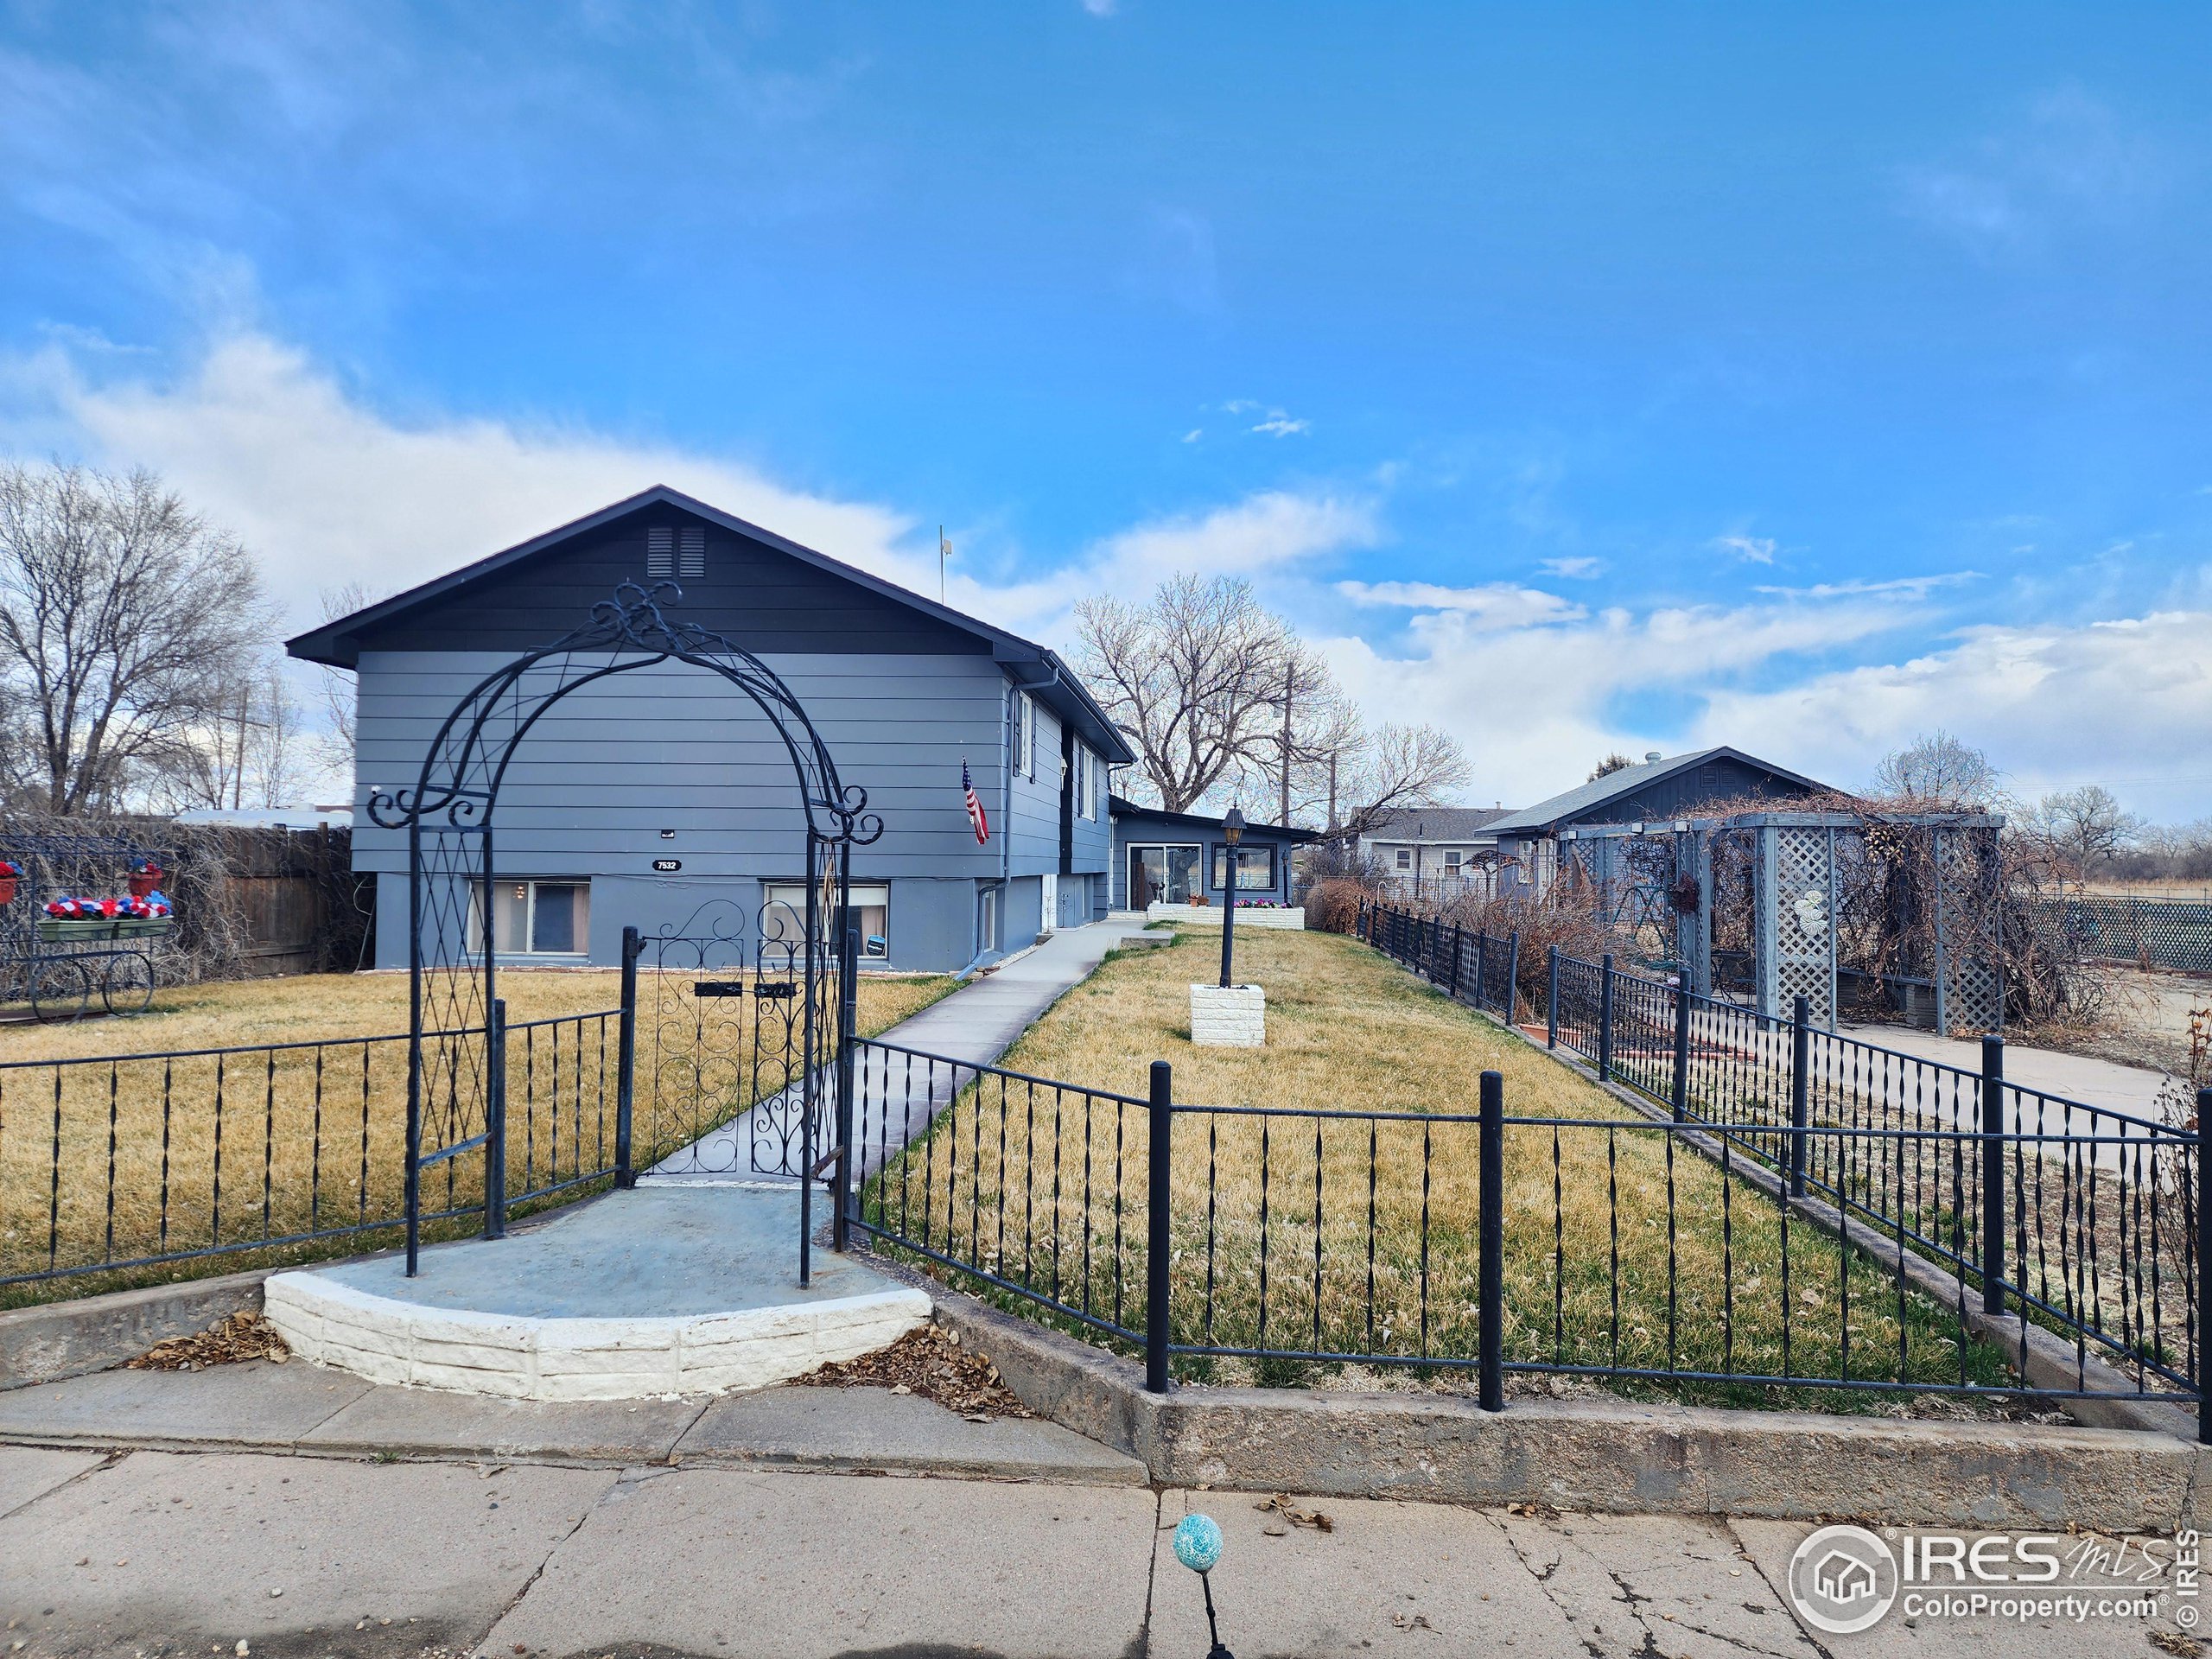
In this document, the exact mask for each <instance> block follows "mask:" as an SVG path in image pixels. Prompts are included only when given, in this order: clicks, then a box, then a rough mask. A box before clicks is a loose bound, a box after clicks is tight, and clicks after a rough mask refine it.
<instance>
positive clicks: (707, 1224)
mask: <svg viewBox="0 0 2212 1659" xmlns="http://www.w3.org/2000/svg"><path fill="white" fill-rule="evenodd" d="M797 1243H798V1192H796V1191H791V1192H759V1191H748V1190H743V1189H736V1188H730V1187H706V1188H699V1187H657V1188H652V1189H640V1190H639V1191H637V1192H615V1193H611V1194H609V1195H607V1197H606V1198H601V1199H598V1200H596V1201H595V1202H593V1203H590V1204H586V1205H578V1206H576V1207H575V1208H573V1209H570V1210H567V1211H563V1212H562V1213H560V1214H559V1215H557V1216H556V1217H553V1218H552V1219H551V1220H550V1221H548V1222H546V1223H544V1224H543V1225H540V1226H536V1227H532V1228H530V1229H528V1230H524V1231H519V1232H517V1233H515V1234H514V1235H513V1236H510V1237H507V1238H503V1239H497V1240H470V1241H467V1242H466V1243H454V1244H441V1245H436V1246H434V1247H432V1248H430V1249H426V1250H424V1251H423V1261H422V1273H421V1274H420V1275H419V1276H418V1277H416V1278H413V1279H410V1278H407V1277H406V1276H405V1275H404V1260H403V1258H401V1257H399V1256H397V1255H386V1256H378V1257H372V1258H368V1259H365V1260H362V1261H357V1262H340V1263H338V1264H336V1265H334V1266H331V1267H327V1268H302V1269H296V1270H294V1271H291V1272H287V1273H279V1274H272V1275H271V1276H270V1280H269V1282H268V1285H267V1287H266V1291H265V1295H266V1301H265V1311H266V1313H267V1316H268V1319H269V1321H270V1324H272V1325H275V1326H276V1327H277V1330H278V1331H279V1332H281V1333H282V1334H283V1338H284V1340H285V1341H286V1342H287V1343H288V1344H290V1345H291V1348H292V1350H293V1351H294V1352H295V1353H296V1354H298V1355H299V1356H300V1357H302V1358H305V1359H310V1360H315V1361H317V1362H319V1363H324V1364H328V1365H334V1366H336V1367H338V1368H340V1370H346V1371H351V1372H353V1374H355V1375H356V1376H364V1377H366V1378H367V1379H368V1380H369V1381H370V1382H372V1383H402V1384H406V1385H409V1386H412V1387H417V1388H437V1389H456V1390H459V1391H461V1392H465V1393H472V1394H484V1395H496V1396H499V1397H502V1398H507V1399H517V1400H538V1401H587V1400H638V1399H646V1398H652V1397H654V1396H658V1395H704V1394H711V1393H719V1392H721V1391H724V1390H727V1389H753V1388H763V1387H766V1386H767V1385H768V1384H770V1383H780V1382H783V1381H785V1379H787V1378H790V1377H793V1376H800V1375H803V1374H804V1373H805V1372H807V1371H810V1370H813V1369H814V1368H815V1367H816V1366H817V1365H820V1364H823V1363H827V1362H829V1361H831V1360H843V1359H852V1358H855V1357H858V1356H860V1355H861V1354H865V1353H870V1352H873V1351H874V1350H876V1349H878V1348H880V1347H883V1346H884V1345H885V1344H888V1343H891V1342H893V1341H895V1340H896V1339H897V1338H899V1337H900V1336H903V1335H904V1334H905V1333H906V1332H908V1331H910V1330H912V1329H913V1328H914V1327H915V1326H916V1325H919V1324H920V1323H921V1322H922V1321H923V1320H924V1319H927V1318H928V1317H929V1312H930V1300H929V1297H928V1296H927V1294H925V1293H924V1292H922V1291H919V1290H917V1289H915V1288H913V1287H911V1286H907V1285H902V1284H899V1283H898V1282H897V1281H893V1280H891V1279H889V1278H887V1277H885V1276H884V1275H883V1274H879V1273H876V1272H874V1271H873V1270H872V1269H870V1268H867V1267H864V1266H862V1265H861V1263H860V1262H858V1261H856V1260H855V1259H854V1258H853V1257H851V1256H849V1255H845V1256H840V1255H836V1254H834V1253H832V1252H830V1251H828V1250H817V1252H816V1253H815V1256H814V1262H815V1272H814V1274H813V1281H812V1282H811V1283H810V1284H808V1285H805V1286H801V1285H799V1284H798V1283H797V1282H795V1275H796V1273H797V1262H796V1255H797Z"/></svg>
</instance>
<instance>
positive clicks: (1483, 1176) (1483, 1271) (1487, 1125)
mask: <svg viewBox="0 0 2212 1659" xmlns="http://www.w3.org/2000/svg"><path fill="white" fill-rule="evenodd" d="M1478 1134H1479V1136H1480V1147H1479V1150H1480V1152H1481V1154H1482V1168H1481V1171H1480V1173H1479V1176H1478V1182H1479V1185H1478V1203H1479V1205H1480V1213H1479V1216H1478V1225H1477V1230H1478V1244H1477V1249H1478V1251H1479V1254H1480V1260H1479V1262H1478V1266H1477V1274H1478V1278H1477V1285H1476V1293H1475V1294H1476V1295H1477V1296H1478V1298H1479V1302H1478V1309H1477V1325H1476V1332H1477V1335H1476V1344H1477V1347H1476V1359H1477V1363H1478V1379H1479V1380H1478V1403H1479V1404H1480V1405H1481V1407H1482V1408H1483V1409H1484V1411H1503V1410H1504V1409H1505V1079H1504V1078H1503V1077H1502V1076H1501V1075H1500V1074H1499V1073H1497V1072H1496V1071H1485V1072H1484V1073H1483V1081H1482V1111H1481V1121H1480V1124H1479V1128H1478Z"/></svg>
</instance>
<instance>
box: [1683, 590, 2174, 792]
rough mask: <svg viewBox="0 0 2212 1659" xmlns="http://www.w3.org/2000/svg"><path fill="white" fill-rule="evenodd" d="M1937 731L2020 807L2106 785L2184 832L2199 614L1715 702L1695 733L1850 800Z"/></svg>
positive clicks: (2150, 616) (2151, 616)
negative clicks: (2049, 795) (2026, 798)
mask: <svg viewBox="0 0 2212 1659" xmlns="http://www.w3.org/2000/svg"><path fill="white" fill-rule="evenodd" d="M1938 726H1941V727H1942V728H1944V729H1945V730H1947V731H1951V732H1955V733H1957V734H1959V735H1960V736H1961V737H1962V738H1964V739H1966V740H1967V741H1968V742H1970V743H1973V744H1975V745H1976V746H1978V747H1982V748H1985V749H1986V750H1987V751H1988V752H1989V753H1990V754H1991V756H1992V757H1993V759H1995V760H1997V761H1998V762H1999V765H2001V766H2004V767H2005V771H2006V772H2007V773H2008V774H2009V775H2010V776H2011V778H2012V780H2013V783H2014V785H2015V787H2017V788H2018V790H2020V791H2021V792H2023V793H2024V794H2034V793H2037V792H2038V791H2042V790H2044V789H2045V788H2049V787H2052V786H2055V785H2062V784H2070V783H2075V782H2082V781H2094V780H2098V779H2108V780H2113V787H2114V790H2115V792H2117V793H2119V794H2120V796H2121V797H2122V798H2124V799H2126V800H2127V801H2129V803H2130V804H2131V805H2133V806H2134V807H2135V808H2136V809H2137V810H2140V811H2143V812H2145V813H2146V814H2148V815H2150V816H2152V817H2158V818H2168V819H2171V818H2186V817H2192V816H2194V815H2195V814H2196V813H2197V812H2199V811H2202V810H2203V808H2204V805H2205V804H2206V803H2207V802H2208V801H2209V800H2212V786H2208V785H2207V784H2206V781H2205V779H2204V777H2203V776H2202V774H2203V773H2204V772H2205V770H2206V769H2205V767H2204V766H2203V764H2202V756H2203V754H2204V734H2205V733H2206V732H2207V731H2208V730H2212V613H2207V612H2203V611H2159V612H2152V613H2147V614H2145V615H2143V616H2138V617H2120V618H2115V619H2113V620H2105V621H2095V622H2090V623H2087V624H2083V625H2078V626H2056V627H2044V628H2037V627H2018V626H1979V627H1973V628H1967V629H1965V630H1962V631H1961V632H1958V633H1957V634H1955V635H1954V636H1952V637H1951V639H1949V640H1948V642H1947V643H1945V644H1944V645H1942V647H1941V648H1940V649H1937V650H1935V651H1932V652H1927V653H1925V654H1924V655H1921V656H1916V657H1914V658H1910V659H1909V660H1907V661H1904V662H1900V663H1889V664H1870V665H1867V666H1863V667H1857V668H1850V669H1842V670H1838V671H1834V672H1830V673H1826V674H1821V675H1819V676H1816V677H1813V678H1811V679H1808V680H1806V681H1803V682H1802V683H1797V684H1795V685H1790V686H1786V687H1781V688H1777V689H1772V690H1756V691H1754V690H1720V691H1717V692H1715V693H1713V695H1712V696H1710V697H1709V698H1708V699H1707V703H1706V708H1705V711H1704V713H1703V715H1701V716H1700V719H1699V721H1698V722H1697V724H1696V728H1695V729H1696V732H1697V735H1698V738H1699V741H1712V742H1722V741H1726V742H1731V743H1737V744H1739V745H1741V746H1743V747H1747V748H1751V749H1752V750H1754V751H1755V752H1761V753H1773V754H1777V755H1778V756H1780V755H1787V756H1794V757H1796V758H1795V759H1794V760H1792V761H1791V763H1790V764H1792V765H1795V766H1798V767H1799V768H1800V769H1801V770H1803V771H1807V772H1811V773H1812V774H1813V775H1815V776H1816V777H1826V778H1829V779H1831V780H1833V781H1835V782H1839V783H1843V784H1847V785H1848V784H1853V783H1859V782H1863V781H1864V780H1865V779H1866V777H1867V776H1868V775H1869V774H1870V773H1871V772H1872V769H1873V766H1874V763H1875V762H1876V761H1877V760H1879V759H1880V757H1881V756H1882V755H1883V754H1884V753H1887V752H1888V751H1889V750H1891V749H1892V748H1894V747H1897V746H1898V745H1899V744H1900V743H1903V742H1905V741H1910V738H1911V736H1912V734H1915V733H1916V732H1923V731H1929V730H1933V729H1934V728H1936V727H1938Z"/></svg>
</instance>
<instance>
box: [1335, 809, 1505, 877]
mask: <svg viewBox="0 0 2212 1659" xmlns="http://www.w3.org/2000/svg"><path fill="white" fill-rule="evenodd" d="M1505 816H1506V812H1505V809H1504V808H1503V807H1502V806H1416V807H1408V808H1407V809H1405V810H1403V811H1398V812H1391V813H1388V814H1385V815H1384V816H1383V817H1382V818H1381V819H1380V820H1379V821H1378V822H1377V823H1376V825H1375V827H1374V828H1372V829H1369V830H1368V831H1367V832H1366V833H1364V834H1363V835H1362V836H1360V838H1359V853H1360V856H1361V857H1362V858H1363V859H1366V860H1369V861H1372V862H1374V863H1376V864H1378V865H1380V866H1381V867H1382V872H1383V879H1384V880H1386V881H1388V882H1389V883H1390V884H1391V885H1392V886H1393V887H1398V888H1401V889H1402V890H1403V892H1404V893H1405V894H1406V895H1408V896H1409V897H1413V898H1420V899H1457V898H1461V897H1465V896H1466V895H1468V894H1470V893H1481V894H1483V895H1484V896H1488V895H1491V894H1493V893H1495V892H1496V875H1497V836H1495V835H1493V834H1492V833H1491V828H1490V826H1491V824H1492V823H1496V822H1497V820H1498V819H1500V818H1502V817H1505Z"/></svg>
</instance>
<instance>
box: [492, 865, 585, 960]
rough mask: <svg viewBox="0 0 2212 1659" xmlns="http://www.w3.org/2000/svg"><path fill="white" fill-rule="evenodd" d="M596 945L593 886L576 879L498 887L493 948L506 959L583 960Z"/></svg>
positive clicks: (495, 889) (504, 883)
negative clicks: (592, 931) (592, 910)
mask: <svg viewBox="0 0 2212 1659" xmlns="http://www.w3.org/2000/svg"><path fill="white" fill-rule="evenodd" d="M590 940H591V883H590V881H589V880H578V879H576V878H575V877H559V878H556V879H553V880H542V881H539V880H526V881H514V880H504V881H500V882H499V883H497V884H496V885H495V886H494V887H493V892H492V948H493V950H494V951H496V952H497V953H498V954H499V955H500V956H503V957H581V956H582V955H583V954H584V953H585V951H586V950H587V949H588V946H589V944H590Z"/></svg>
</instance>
